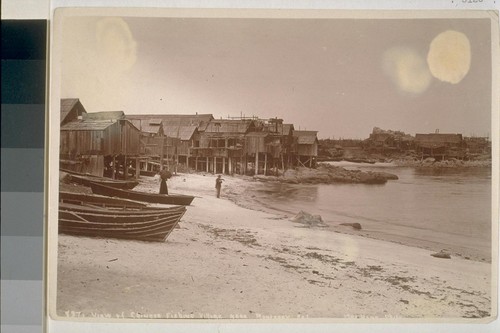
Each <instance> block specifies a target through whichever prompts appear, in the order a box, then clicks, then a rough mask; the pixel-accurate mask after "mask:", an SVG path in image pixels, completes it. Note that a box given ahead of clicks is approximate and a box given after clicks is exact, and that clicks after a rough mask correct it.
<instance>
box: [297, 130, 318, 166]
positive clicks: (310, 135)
mask: <svg viewBox="0 0 500 333" xmlns="http://www.w3.org/2000/svg"><path fill="white" fill-rule="evenodd" d="M317 135H318V132H317V131H293V137H294V145H293V151H292V154H293V155H294V157H295V161H294V162H295V163H296V165H298V166H304V167H310V168H311V167H313V166H314V165H315V163H316V158H317V156H318V143H319V142H318V136H317Z"/></svg>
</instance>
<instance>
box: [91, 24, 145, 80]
mask: <svg viewBox="0 0 500 333" xmlns="http://www.w3.org/2000/svg"><path fill="white" fill-rule="evenodd" d="M96 40H97V50H98V51H99V53H100V56H102V60H103V62H104V63H105V64H106V66H112V67H114V68H115V69H117V70H122V71H126V70H128V69H130V68H131V67H132V66H133V65H134V64H135V62H136V60H137V42H136V41H135V40H134V37H133V36H132V32H131V31H130V28H129V26H128V24H127V22H125V21H124V20H123V19H121V18H117V17H110V18H104V19H102V20H99V21H98V22H97V24H96Z"/></svg>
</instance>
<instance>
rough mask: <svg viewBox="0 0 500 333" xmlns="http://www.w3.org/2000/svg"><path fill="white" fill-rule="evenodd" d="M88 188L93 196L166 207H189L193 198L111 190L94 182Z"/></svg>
mask: <svg viewBox="0 0 500 333" xmlns="http://www.w3.org/2000/svg"><path fill="white" fill-rule="evenodd" d="M90 188H92V192H93V193H95V194H100V195H105V196H109V197H118V198H123V199H128V200H136V201H144V202H149V203H159V204H167V205H183V206H189V205H190V204H191V202H192V201H193V199H194V197H193V196H191V195H182V194H156V193H146V192H138V191H128V190H123V189H118V188H113V187H110V186H106V185H103V184H99V183H96V182H91V183H90Z"/></svg>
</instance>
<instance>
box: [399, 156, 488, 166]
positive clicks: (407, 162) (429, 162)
mask: <svg viewBox="0 0 500 333" xmlns="http://www.w3.org/2000/svg"><path fill="white" fill-rule="evenodd" d="M391 162H392V163H394V164H395V165H396V166H405V167H415V168H490V167H491V159H483V160H470V161H463V160H458V159H449V160H442V161H437V160H436V159H434V158H432V157H429V158H426V159H424V160H422V159H415V158H402V159H396V160H391Z"/></svg>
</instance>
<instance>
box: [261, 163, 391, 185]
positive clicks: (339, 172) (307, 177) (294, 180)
mask: <svg viewBox="0 0 500 333" xmlns="http://www.w3.org/2000/svg"><path fill="white" fill-rule="evenodd" d="M254 179H256V180H260V181H275V182H281V183H287V184H335V183H344V184H345V183H350V184H385V183H387V181H388V180H397V179H398V176H396V175H394V174H391V173H387V172H373V171H361V170H347V169H345V168H342V167H338V166H333V165H329V164H323V163H320V164H319V165H318V167H317V168H316V169H309V168H297V169H289V170H286V171H285V173H284V174H283V175H280V176H263V175H256V176H254Z"/></svg>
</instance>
